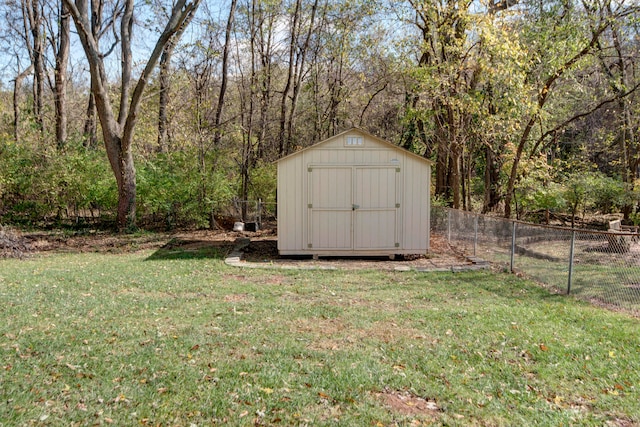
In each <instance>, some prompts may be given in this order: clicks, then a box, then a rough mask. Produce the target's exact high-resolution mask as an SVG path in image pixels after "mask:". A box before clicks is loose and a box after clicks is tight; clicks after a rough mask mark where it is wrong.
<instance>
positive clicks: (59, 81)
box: [55, 3, 70, 149]
mask: <svg viewBox="0 0 640 427" xmlns="http://www.w3.org/2000/svg"><path fill="white" fill-rule="evenodd" d="M69 24H70V22H69V11H68V10H67V7H66V6H65V5H64V3H62V4H60V20H59V26H60V27H59V29H58V49H57V52H56V69H55V109H56V141H57V144H58V149H62V148H64V146H65V145H66V143H67V64H68V63H69V45H70V43H69V39H70V38H69V35H70V25H69Z"/></svg>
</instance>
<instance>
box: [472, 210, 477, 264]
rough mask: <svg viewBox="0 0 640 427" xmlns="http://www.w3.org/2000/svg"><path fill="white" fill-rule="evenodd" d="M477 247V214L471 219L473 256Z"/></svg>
mask: <svg viewBox="0 0 640 427" xmlns="http://www.w3.org/2000/svg"><path fill="white" fill-rule="evenodd" d="M477 248H478V215H475V216H474V219H473V256H476V249H477Z"/></svg>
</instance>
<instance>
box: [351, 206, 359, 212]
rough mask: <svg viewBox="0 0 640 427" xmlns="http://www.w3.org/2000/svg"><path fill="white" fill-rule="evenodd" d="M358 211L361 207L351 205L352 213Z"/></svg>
mask: <svg viewBox="0 0 640 427" xmlns="http://www.w3.org/2000/svg"><path fill="white" fill-rule="evenodd" d="M356 209H360V205H351V210H352V211H355V210H356Z"/></svg>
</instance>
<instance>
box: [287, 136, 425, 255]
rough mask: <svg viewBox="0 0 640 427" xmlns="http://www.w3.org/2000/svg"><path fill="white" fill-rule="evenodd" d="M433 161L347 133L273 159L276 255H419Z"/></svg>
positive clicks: (375, 138)
mask: <svg viewBox="0 0 640 427" xmlns="http://www.w3.org/2000/svg"><path fill="white" fill-rule="evenodd" d="M430 178H431V162H430V161H429V160H427V159H424V158H422V157H421V156H418V155H416V154H413V153H411V152H409V151H406V150H404V149H402V148H399V147H397V146H395V145H393V144H391V143H389V142H387V141H384V140H382V139H380V138H378V137H376V136H374V135H371V134H369V133H367V132H365V131H363V130H361V129H357V128H353V129H350V130H348V131H346V132H343V133H341V134H339V135H336V136H334V137H332V138H329V139H327V140H324V141H322V142H319V143H317V144H315V145H313V146H311V147H308V148H306V149H304V150H300V151H298V152H296V153H293V154H291V155H289V156H286V157H283V158H282V159H280V160H279V161H278V250H279V252H280V254H281V255H313V256H314V257H318V256H368V255H375V256H378V255H385V256H386V255H389V256H393V255H396V254H398V255H400V254H424V253H426V252H427V250H428V249H429V211H430V200H429V196H430V191H429V189H430Z"/></svg>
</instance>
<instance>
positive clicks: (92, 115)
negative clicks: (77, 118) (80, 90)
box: [83, 0, 115, 148]
mask: <svg viewBox="0 0 640 427" xmlns="http://www.w3.org/2000/svg"><path fill="white" fill-rule="evenodd" d="M90 2H91V35H92V36H93V39H94V40H95V43H96V49H99V45H100V36H101V34H102V33H103V28H102V11H103V9H104V1H103V0H90ZM113 25H115V22H113V21H110V23H109V25H108V27H111V26H113ZM104 30H105V31H106V29H104ZM111 50H113V49H111ZM109 53H111V51H109V52H108V53H107V54H105V55H103V56H104V57H106V56H108V55H109ZM97 116H98V112H97V110H96V98H95V96H94V95H93V92H90V93H89V100H88V101H87V112H86V118H85V122H84V130H83V134H84V137H85V139H84V146H85V147H87V148H95V147H96V146H97V145H98V124H97Z"/></svg>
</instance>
